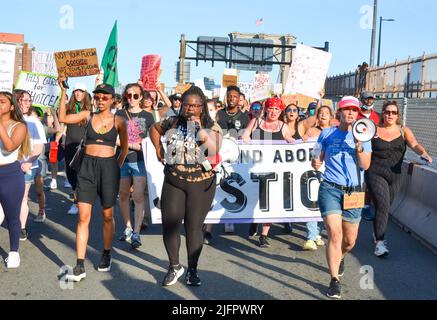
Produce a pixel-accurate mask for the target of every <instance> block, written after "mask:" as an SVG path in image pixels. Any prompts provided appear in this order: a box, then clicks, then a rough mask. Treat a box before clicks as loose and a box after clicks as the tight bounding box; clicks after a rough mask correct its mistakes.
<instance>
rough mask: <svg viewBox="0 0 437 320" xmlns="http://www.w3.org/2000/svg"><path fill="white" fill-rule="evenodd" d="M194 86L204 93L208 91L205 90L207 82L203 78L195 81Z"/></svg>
mask: <svg viewBox="0 0 437 320" xmlns="http://www.w3.org/2000/svg"><path fill="white" fill-rule="evenodd" d="M194 85H195V86H196V87H199V88H200V89H201V90H202V91H205V90H206V89H205V81H204V80H203V78H202V79H197V80H194Z"/></svg>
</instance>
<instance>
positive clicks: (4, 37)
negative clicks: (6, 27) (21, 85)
mask: <svg viewBox="0 0 437 320" xmlns="http://www.w3.org/2000/svg"><path fill="white" fill-rule="evenodd" d="M0 43H2V44H11V45H15V71H14V83H16V82H17V79H18V75H19V74H20V71H22V70H23V71H32V51H34V50H35V48H34V47H33V46H32V45H31V44H28V43H25V42H24V34H16V33H0Z"/></svg>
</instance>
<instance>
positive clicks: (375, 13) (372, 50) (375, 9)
mask: <svg viewBox="0 0 437 320" xmlns="http://www.w3.org/2000/svg"><path fill="white" fill-rule="evenodd" d="M377 16H378V0H373V26H372V41H371V44H370V63H369V65H370V67H371V68H373V67H374V64H375V63H374V60H375V40H376V21H377Z"/></svg>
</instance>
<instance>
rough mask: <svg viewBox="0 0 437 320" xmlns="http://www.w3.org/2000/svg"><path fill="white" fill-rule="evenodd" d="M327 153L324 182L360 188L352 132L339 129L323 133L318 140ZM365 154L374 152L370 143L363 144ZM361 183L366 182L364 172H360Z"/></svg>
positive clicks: (333, 128) (327, 130)
mask: <svg viewBox="0 0 437 320" xmlns="http://www.w3.org/2000/svg"><path fill="white" fill-rule="evenodd" d="M317 142H318V143H320V144H321V146H322V151H324V152H325V158H324V161H325V172H324V173H323V175H322V178H323V180H326V181H329V182H333V183H337V184H339V185H342V186H348V187H352V186H353V187H354V186H358V174H357V159H356V146H355V141H354V136H353V135H352V131H343V130H340V129H339V128H337V127H332V128H328V129H325V130H323V131H322V133H321V134H320V136H319V139H318V140H317ZM362 147H363V152H372V144H371V142H370V141H367V142H363V143H362ZM360 173H361V183H363V181H364V170H362V169H361V170H360Z"/></svg>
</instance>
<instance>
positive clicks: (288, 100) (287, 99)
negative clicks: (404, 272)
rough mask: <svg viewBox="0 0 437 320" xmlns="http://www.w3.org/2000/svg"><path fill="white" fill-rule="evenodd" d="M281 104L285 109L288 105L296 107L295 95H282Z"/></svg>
mask: <svg viewBox="0 0 437 320" xmlns="http://www.w3.org/2000/svg"><path fill="white" fill-rule="evenodd" d="M281 100H282V102H283V103H284V105H285V106H286V107H287V106H289V105H290V104H295V105H297V103H298V102H297V96H296V95H295V94H283V95H282V97H281Z"/></svg>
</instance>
